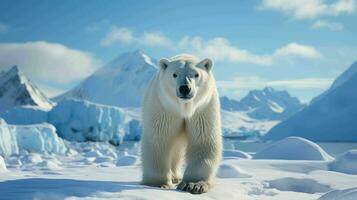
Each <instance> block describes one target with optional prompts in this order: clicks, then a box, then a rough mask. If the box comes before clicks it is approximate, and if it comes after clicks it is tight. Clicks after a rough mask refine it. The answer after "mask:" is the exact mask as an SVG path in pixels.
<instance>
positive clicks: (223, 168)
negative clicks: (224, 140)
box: [217, 164, 252, 178]
mask: <svg viewBox="0 0 357 200" xmlns="http://www.w3.org/2000/svg"><path fill="white" fill-rule="evenodd" d="M217 177H218V178H250V177H252V176H251V175H250V174H249V173H248V172H246V171H244V170H243V169H241V168H239V167H237V166H234V165H231V164H221V165H220V166H219V169H218V173H217Z"/></svg>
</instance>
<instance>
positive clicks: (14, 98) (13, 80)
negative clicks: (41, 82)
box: [0, 66, 52, 113]
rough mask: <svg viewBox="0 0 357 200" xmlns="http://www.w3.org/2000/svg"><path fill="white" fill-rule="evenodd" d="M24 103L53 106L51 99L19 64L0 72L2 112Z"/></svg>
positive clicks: (0, 108)
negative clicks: (25, 73)
mask: <svg viewBox="0 0 357 200" xmlns="http://www.w3.org/2000/svg"><path fill="white" fill-rule="evenodd" d="M22 105H35V106H39V107H42V108H44V109H50V108H51V107H52V103H51V101H50V100H49V99H48V98H47V97H46V96H45V95H44V94H43V93H42V92H41V91H40V90H39V89H38V88H37V87H36V86H35V84H33V83H32V82H31V80H29V79H28V78H27V77H26V76H25V75H24V74H23V73H22V72H21V71H20V70H19V69H18V67H17V66H13V67H12V68H11V69H10V70H9V71H6V72H1V73H0V113H3V112H5V111H6V110H8V109H10V108H12V107H16V106H22Z"/></svg>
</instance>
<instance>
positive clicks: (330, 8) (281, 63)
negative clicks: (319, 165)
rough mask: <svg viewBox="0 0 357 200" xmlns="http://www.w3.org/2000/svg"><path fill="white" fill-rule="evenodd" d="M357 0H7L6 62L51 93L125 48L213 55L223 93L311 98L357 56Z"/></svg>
mask: <svg viewBox="0 0 357 200" xmlns="http://www.w3.org/2000/svg"><path fill="white" fill-rule="evenodd" d="M356 12H357V2H356V0H333V1H332V0H329V1H327V0H326V1H323V0H291V1H281V0H249V1H247V0H240V1H207V0H205V1H201V0H198V1H109V0H105V1H99V0H97V1H93V0H86V1H84V0H83V1H79V0H77V1H49V0H48V1H34V0H28V1H17V2H15V1H5V0H2V1H1V2H0V69H3V70H5V69H7V68H9V66H11V65H13V64H18V65H19V67H20V68H21V69H22V70H23V71H24V72H25V73H26V74H27V75H28V76H29V77H30V78H31V79H32V80H33V81H35V82H36V83H37V84H38V85H39V87H40V88H41V89H43V90H44V91H45V92H46V93H47V94H48V95H50V96H53V95H55V94H58V93H60V92H63V91H65V90H67V89H69V88H71V87H73V86H74V85H75V84H77V83H78V82H80V81H81V80H83V78H85V77H86V76H88V75H90V74H91V73H92V72H93V71H95V70H96V69H98V68H99V67H100V66H102V65H103V64H105V63H107V62H109V61H110V60H112V59H114V58H115V57H116V56H118V55H119V54H120V53H122V52H126V51H133V50H136V49H141V50H142V51H144V52H145V53H147V54H148V55H150V56H152V57H154V58H161V57H170V56H173V55H175V54H177V53H182V52H188V53H193V54H196V55H198V56H200V57H213V58H214V60H215V67H214V73H215V75H216V79H217V81H218V86H219V90H220V92H221V94H222V95H228V96H230V97H233V98H241V97H242V96H243V95H245V94H246V93H247V91H249V90H250V89H260V88H263V87H264V86H272V87H274V88H277V89H286V90H288V91H289V92H291V94H293V95H295V96H298V97H299V98H300V99H302V100H303V101H305V102H306V101H309V100H310V99H311V98H313V97H314V96H316V95H318V94H319V93H321V92H322V91H323V90H325V89H326V88H327V87H328V86H329V85H330V83H331V81H333V79H334V78H335V77H336V76H338V75H339V74H340V73H341V72H343V71H344V70H345V69H346V68H348V67H349V66H350V65H351V64H352V63H353V62H354V61H356V60H357V39H356V35H357V26H356V21H357V15H356Z"/></svg>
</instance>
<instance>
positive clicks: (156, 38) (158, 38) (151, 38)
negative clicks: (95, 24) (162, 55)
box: [100, 26, 172, 48]
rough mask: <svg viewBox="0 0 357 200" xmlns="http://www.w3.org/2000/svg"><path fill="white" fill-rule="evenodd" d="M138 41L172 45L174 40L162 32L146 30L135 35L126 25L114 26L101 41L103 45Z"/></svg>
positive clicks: (148, 43)
mask: <svg viewBox="0 0 357 200" xmlns="http://www.w3.org/2000/svg"><path fill="white" fill-rule="evenodd" d="M133 43H138V44H141V45H146V46H158V47H166V48H171V47H172V41H171V40H170V39H169V38H168V37H166V36H165V34H163V33H161V32H144V33H143V34H141V35H137V36H136V35H134V34H133V32H132V31H131V30H130V29H128V28H125V27H116V26H113V27H112V28H111V30H109V32H108V33H107V34H106V35H105V37H104V38H103V39H102V40H101V41H100V44H101V45H102V46H106V47H108V46H112V45H114V44H133Z"/></svg>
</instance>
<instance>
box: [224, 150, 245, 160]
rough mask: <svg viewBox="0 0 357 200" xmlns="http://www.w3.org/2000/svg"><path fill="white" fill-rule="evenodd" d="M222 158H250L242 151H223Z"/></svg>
mask: <svg viewBox="0 0 357 200" xmlns="http://www.w3.org/2000/svg"><path fill="white" fill-rule="evenodd" d="M223 156H224V157H234V158H242V159H251V158H252V156H251V155H249V154H248V153H246V152H244V151H239V150H224V151H223Z"/></svg>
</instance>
